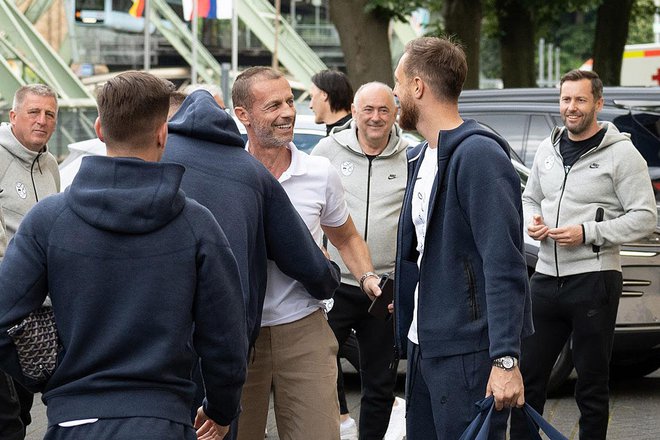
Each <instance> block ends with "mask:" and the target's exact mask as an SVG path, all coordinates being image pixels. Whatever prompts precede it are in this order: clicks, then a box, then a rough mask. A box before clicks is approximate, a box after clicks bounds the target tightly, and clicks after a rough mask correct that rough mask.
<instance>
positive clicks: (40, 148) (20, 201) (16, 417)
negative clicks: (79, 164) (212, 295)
mask: <svg viewBox="0 0 660 440" xmlns="http://www.w3.org/2000/svg"><path fill="white" fill-rule="evenodd" d="M57 110H58V106H57V94H56V93H55V92H54V91H53V90H52V89H51V88H50V87H48V86H46V85H43V84H29V85H26V86H23V87H21V88H19V89H18V90H17V91H16V94H15V95H14V102H13V105H12V109H11V110H10V112H9V124H5V123H3V124H2V125H0V208H1V209H0V261H1V260H2V257H3V256H4V251H5V247H6V245H7V242H8V241H9V240H10V239H11V238H12V237H13V236H14V234H15V233H16V230H17V229H18V225H19V224H20V223H21V221H22V220H23V217H24V216H25V214H27V212H28V211H29V210H30V209H31V208H32V206H34V204H35V203H37V202H38V201H39V200H41V199H43V198H44V197H46V196H47V195H49V194H53V193H57V192H59V191H60V172H59V170H58V168H57V160H55V157H54V156H53V155H52V154H51V153H50V152H49V151H48V146H47V145H46V144H47V143H48V141H49V140H50V137H51V136H52V135H53V132H54V131H55V128H56V125H57ZM3 217H4V219H3ZM5 227H6V229H5ZM32 400H33V396H32V393H30V392H29V391H28V390H26V389H25V388H23V387H22V386H21V385H20V384H19V383H18V382H16V383H14V382H13V381H12V379H11V378H10V377H9V376H7V375H5V374H4V373H2V372H0V438H2V439H5V440H20V439H23V438H24V437H25V428H26V426H27V425H28V424H30V421H31V418H30V408H32Z"/></svg>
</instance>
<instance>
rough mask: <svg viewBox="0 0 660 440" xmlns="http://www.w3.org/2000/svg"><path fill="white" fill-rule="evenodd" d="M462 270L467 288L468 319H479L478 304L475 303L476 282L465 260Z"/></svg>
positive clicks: (470, 267) (468, 263) (470, 266)
mask: <svg viewBox="0 0 660 440" xmlns="http://www.w3.org/2000/svg"><path fill="white" fill-rule="evenodd" d="M463 270H464V271H465V278H466V280H467V286H468V306H469V307H470V317H471V318H472V320H473V321H476V320H477V319H479V315H480V313H479V303H478V302H477V282H476V279H475V277H474V271H473V270H472V265H471V264H470V262H469V261H468V260H467V259H465V260H463Z"/></svg>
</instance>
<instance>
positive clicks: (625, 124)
mask: <svg viewBox="0 0 660 440" xmlns="http://www.w3.org/2000/svg"><path fill="white" fill-rule="evenodd" d="M612 122H614V125H616V126H617V128H618V129H619V131H621V132H625V133H630V139H631V140H632V143H633V144H635V147H637V149H638V150H639V152H640V153H641V154H642V156H644V159H645V160H646V163H647V164H648V166H650V167H658V166H660V136H659V130H660V114H656V113H645V112H636V111H632V112H631V113H629V114H627V115H621V116H617V117H616V118H614V120H613V121H612Z"/></svg>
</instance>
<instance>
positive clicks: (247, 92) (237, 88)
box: [231, 66, 284, 109]
mask: <svg viewBox="0 0 660 440" xmlns="http://www.w3.org/2000/svg"><path fill="white" fill-rule="evenodd" d="M283 77H284V75H282V74H281V73H280V72H278V71H277V70H275V69H273V68H272V67H266V66H255V67H250V68H249V69H246V70H244V71H243V72H242V73H241V74H240V75H238V76H237V77H236V80H235V81H234V86H233V87H232V89H231V101H232V103H233V106H234V107H243V108H244V109H250V108H251V107H252V104H253V103H254V98H253V96H252V91H251V88H252V84H253V83H254V82H255V81H256V80H257V79H267V80H271V79H280V78H283Z"/></svg>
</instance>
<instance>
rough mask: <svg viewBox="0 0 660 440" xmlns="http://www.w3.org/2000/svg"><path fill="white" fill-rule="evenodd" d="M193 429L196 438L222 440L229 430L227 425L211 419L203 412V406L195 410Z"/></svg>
mask: <svg viewBox="0 0 660 440" xmlns="http://www.w3.org/2000/svg"><path fill="white" fill-rule="evenodd" d="M195 429H196V430H197V439H198V440H222V439H223V438H225V436H226V435H227V433H228V432H229V426H222V425H219V424H217V423H215V422H214V421H213V420H211V419H210V418H209V417H208V416H207V415H206V413H205V412H204V408H203V407H201V406H200V407H199V409H198V410H197V416H196V417H195Z"/></svg>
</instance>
